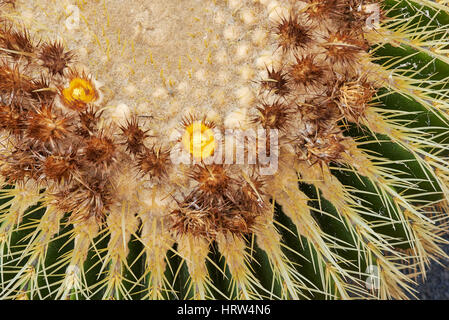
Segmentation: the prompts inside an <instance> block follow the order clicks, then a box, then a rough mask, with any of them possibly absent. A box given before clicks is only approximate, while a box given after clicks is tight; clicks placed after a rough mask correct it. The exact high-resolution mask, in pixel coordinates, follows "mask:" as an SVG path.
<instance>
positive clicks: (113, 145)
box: [0, 21, 168, 222]
mask: <svg viewBox="0 0 449 320" xmlns="http://www.w3.org/2000/svg"><path fill="white" fill-rule="evenodd" d="M0 47H1V50H2V52H1V56H2V61H1V62H0V96H1V101H0V126H1V129H2V131H3V134H4V142H3V143H4V146H3V147H2V154H1V158H0V174H1V176H3V177H4V179H5V180H6V182H8V183H10V184H26V183H27V182H29V181H30V180H31V181H34V182H35V183H36V184H37V185H38V186H40V187H42V188H46V189H47V194H51V197H53V199H54V200H55V201H54V205H56V206H57V207H59V208H60V209H61V210H62V211H64V212H71V218H72V219H73V220H76V219H87V218H89V217H91V216H94V217H95V218H96V219H97V221H99V222H101V221H103V220H104V218H105V216H106V215H107V211H108V208H109V206H110V205H111V204H112V203H113V201H114V194H113V188H114V187H113V185H114V184H113V179H112V177H113V174H112V173H113V172H114V170H117V169H118V167H119V163H120V162H121V161H123V159H124V158H126V157H135V158H136V159H137V163H136V167H137V170H139V171H140V172H141V173H142V174H143V175H145V174H148V175H150V176H156V177H161V176H163V175H164V174H165V172H166V168H167V161H168V154H167V152H166V151H162V150H159V149H156V148H147V147H145V146H144V140H145V139H146V138H147V137H148V135H147V134H146V132H144V131H142V130H141V129H140V128H139V126H138V123H137V118H133V119H132V120H129V121H128V122H127V124H126V125H124V126H122V127H121V128H118V130H115V129H113V128H108V129H105V128H104V127H103V126H102V125H101V120H102V111H100V109H99V107H98V106H97V105H95V102H96V101H97V100H98V97H99V92H98V90H97V89H96V87H95V83H94V81H93V80H92V79H91V78H90V77H89V76H88V75H86V74H85V73H84V72H78V71H76V70H75V69H72V67H71V63H72V61H73V59H74V54H73V53H72V52H71V51H68V50H66V49H65V48H64V46H63V45H62V43H60V42H52V43H47V42H42V41H34V40H33V39H32V37H31V36H30V33H29V32H28V31H27V30H26V29H25V28H22V29H18V28H15V27H13V26H12V25H11V24H9V23H7V22H5V21H2V27H1V30H0ZM66 83H69V85H67V84H66ZM72 87H73V88H72ZM80 92H81V93H80ZM57 102H60V103H59V104H58V103H57ZM61 105H62V106H63V107H61ZM114 130H115V131H114ZM116 131H118V132H119V134H118V136H119V137H117V134H116ZM122 145H125V148H122V149H123V150H122V149H121V146H122Z"/></svg>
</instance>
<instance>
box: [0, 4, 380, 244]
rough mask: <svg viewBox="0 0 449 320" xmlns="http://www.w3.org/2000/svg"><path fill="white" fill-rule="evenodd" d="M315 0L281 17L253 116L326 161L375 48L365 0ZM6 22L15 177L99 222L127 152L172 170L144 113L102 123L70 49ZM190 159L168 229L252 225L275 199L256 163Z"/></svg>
mask: <svg viewBox="0 0 449 320" xmlns="http://www.w3.org/2000/svg"><path fill="white" fill-rule="evenodd" d="M4 2H5V1H3V3H4ZM310 4H311V5H310V6H308V7H307V8H308V9H307V10H303V12H300V13H298V14H292V15H290V16H289V17H284V18H282V19H281V21H280V22H279V24H278V25H277V26H276V27H275V28H274V33H275V34H276V36H277V39H278V46H279V48H278V49H279V50H282V54H283V57H284V63H283V67H280V68H275V67H269V68H267V78H266V79H263V80H262V81H261V82H260V86H261V89H262V91H263V92H262V93H261V97H262V98H261V101H262V102H260V103H259V105H258V106H257V107H256V112H257V115H254V117H253V119H252V123H253V124H255V125H261V126H262V127H264V128H266V129H278V130H279V131H280V132H281V133H282V135H283V136H282V137H281V138H282V139H283V141H285V142H287V143H288V144H290V145H291V146H292V147H293V149H294V150H295V152H296V155H297V157H298V160H303V161H308V162H309V163H310V164H313V163H315V162H321V163H326V164H328V163H329V162H331V161H337V160H338V159H339V157H340V154H341V153H342V152H343V151H344V147H343V144H342V141H343V140H344V137H343V134H342V132H341V130H340V126H339V122H340V121H341V120H342V119H347V120H349V121H352V122H356V123H358V122H359V120H360V119H361V118H363V114H364V110H365V109H366V107H367V104H368V102H369V101H370V100H371V98H372V96H373V94H374V92H375V90H374V87H373V85H372V84H370V83H369V81H368V80H367V79H366V77H364V76H363V75H360V74H358V72H357V65H356V64H357V61H359V59H358V57H359V55H361V54H362V53H363V52H365V50H366V49H367V46H366V42H365V40H364V38H363V34H364V33H363V31H362V27H363V25H364V22H365V20H366V18H367V14H365V13H364V12H363V11H362V10H361V9H360V8H361V6H360V5H361V2H360V1H357V0H325V1H318V0H310ZM329 17H332V19H330V18H329ZM330 21H332V22H330ZM362 21H363V23H361V22H362ZM321 23H322V27H318V25H320V24H321ZM2 25H3V26H2V28H1V30H0V47H1V50H2V53H1V54H2V57H3V60H2V61H1V63H0V95H1V103H0V126H1V129H2V130H3V131H4V132H5V133H6V135H7V137H8V138H7V139H6V141H7V143H6V148H5V150H4V151H3V153H2V155H1V159H0V165H1V167H0V170H1V172H0V173H1V175H2V176H3V177H5V178H6V180H7V181H8V182H9V183H11V184H16V183H26V182H27V181H28V180H34V181H35V182H37V184H38V185H41V186H42V187H44V188H46V189H47V191H48V193H49V194H51V195H52V197H53V198H54V199H55V201H54V203H55V205H56V206H58V207H59V208H60V209H61V210H62V211H64V212H71V217H72V219H74V220H76V219H87V218H90V217H92V216H93V217H95V218H96V219H97V221H98V222H101V221H104V219H105V217H106V215H107V213H108V209H109V208H110V206H111V205H112V204H113V203H114V175H115V174H116V172H119V171H120V169H121V164H122V162H124V161H128V163H134V167H135V169H136V171H137V172H139V173H140V177H147V178H149V179H151V180H152V181H153V182H154V183H160V184H163V182H164V179H168V176H169V171H170V169H171V164H170V163H169V162H170V161H169V160H170V157H169V154H170V150H169V148H166V147H162V146H161V147H158V146H155V145H152V146H147V145H146V143H145V141H146V139H147V138H149V137H150V136H149V134H148V131H146V130H143V129H142V128H141V127H140V126H139V122H138V117H137V116H133V117H132V118H130V119H128V120H127V121H126V122H125V123H124V124H123V125H121V126H119V127H117V128H114V125H108V126H109V127H110V128H108V129H105V128H104V126H103V125H102V120H103V119H102V111H101V109H100V108H99V106H98V105H97V104H96V103H95V102H97V100H98V98H99V92H98V90H97V88H96V87H95V82H94V81H93V80H92V79H91V78H90V77H89V76H88V75H86V74H85V73H84V72H79V71H77V70H75V69H73V68H72V67H71V63H72V60H73V59H74V54H73V53H72V52H71V51H67V50H65V48H64V46H63V44H62V43H60V42H52V43H47V42H41V41H39V42H38V43H37V42H36V41H34V40H33V39H32V38H31V36H30V34H29V32H28V31H27V30H26V29H17V28H15V27H13V26H12V25H10V24H8V23H7V22H5V21H2ZM323 26H324V27H323ZM318 29H319V31H317V30H318ZM323 33H324V35H323ZM67 83H69V84H68V85H67ZM55 101H58V102H60V103H59V105H58V106H57V107H56V106H55ZM60 105H62V106H63V107H62V108H61V107H60ZM193 121H194V119H190V120H189V122H188V123H185V124H183V127H184V128H185V127H187V126H188V125H190V124H192V122H193ZM281 157H282V154H281ZM189 170H190V172H188V174H187V176H188V178H189V179H190V180H191V181H193V182H194V188H193V190H192V189H190V191H189V192H188V194H186V195H184V196H183V198H182V199H175V201H176V203H177V208H176V209H175V210H173V211H172V212H171V214H170V220H171V222H172V230H173V231H174V232H176V233H179V234H183V233H189V234H194V235H200V236H203V237H208V238H214V237H215V235H216V234H218V233H220V232H223V231H229V232H231V233H238V234H241V233H248V232H251V230H252V228H253V226H254V225H255V224H257V219H256V218H257V217H258V216H259V215H261V214H262V212H263V211H264V210H265V209H266V208H267V203H266V200H267V197H266V195H265V194H264V192H263V189H264V182H263V179H262V178H261V177H260V175H258V173H257V165H256V166H255V168H254V170H252V171H253V173H251V174H244V173H243V171H240V169H236V168H233V167H232V166H226V165H218V164H214V165H206V164H197V165H195V166H194V167H191V168H190V169H189ZM138 176H139V175H138ZM167 181H168V180H167Z"/></svg>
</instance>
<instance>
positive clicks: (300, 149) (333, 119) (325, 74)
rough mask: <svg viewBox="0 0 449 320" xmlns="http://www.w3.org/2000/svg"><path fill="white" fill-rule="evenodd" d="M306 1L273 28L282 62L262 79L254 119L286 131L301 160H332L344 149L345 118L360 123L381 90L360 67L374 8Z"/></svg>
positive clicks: (353, 1) (336, 0)
mask: <svg viewBox="0 0 449 320" xmlns="http://www.w3.org/2000/svg"><path fill="white" fill-rule="evenodd" d="M307 2H308V5H307V6H306V7H305V9H302V10H298V13H296V14H294V13H293V14H291V15H290V16H289V17H282V18H281V20H280V22H279V23H278V24H277V25H276V26H275V27H274V28H273V32H274V34H275V36H276V38H277V39H278V40H277V41H278V50H282V61H281V66H280V67H278V68H274V67H269V68H267V77H266V78H265V79H263V80H261V81H260V83H261V89H262V93H261V96H262V97H263V98H262V102H260V103H259V106H258V107H257V110H258V114H257V115H256V116H255V117H254V119H253V122H254V123H257V124H259V125H262V126H263V127H264V128H272V129H278V130H279V131H280V132H281V133H283V135H284V136H283V139H284V141H285V142H286V143H288V144H290V145H291V146H293V147H294V149H295V150H296V153H297V156H298V159H299V160H306V161H308V162H309V163H310V164H314V163H316V162H321V163H323V164H324V163H325V164H328V163H330V162H332V161H338V160H339V158H340V155H341V153H342V152H343V151H344V146H343V144H342V141H343V140H344V137H343V134H342V132H341V130H340V126H341V121H349V122H353V123H356V124H360V122H361V120H362V119H363V117H364V113H365V110H366V108H367V107H368V104H369V102H370V101H371V100H372V98H373V95H374V94H375V91H376V88H375V85H374V84H373V83H371V82H370V81H369V80H368V79H367V77H366V75H364V74H362V73H361V72H360V71H359V70H360V67H359V66H360V61H361V57H362V56H363V54H366V51H367V49H368V45H367V41H366V40H365V39H364V30H363V27H364V26H365V25H366V21H367V19H368V17H369V15H370V14H371V13H369V12H365V11H364V9H363V5H366V4H368V3H367V2H362V1H359V0H325V1H318V0H309V1H307ZM371 3H376V2H374V1H373V2H371ZM267 101H270V102H267Z"/></svg>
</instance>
